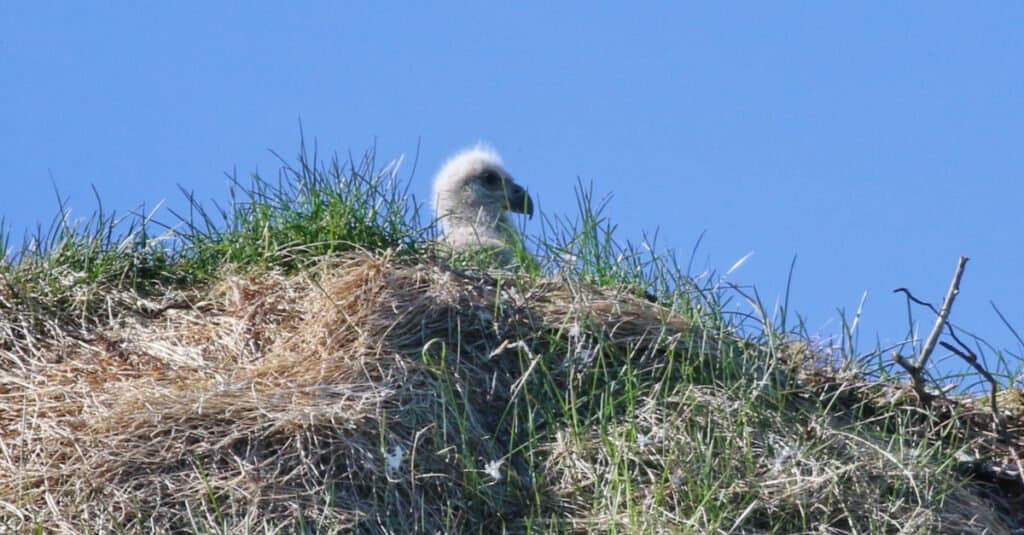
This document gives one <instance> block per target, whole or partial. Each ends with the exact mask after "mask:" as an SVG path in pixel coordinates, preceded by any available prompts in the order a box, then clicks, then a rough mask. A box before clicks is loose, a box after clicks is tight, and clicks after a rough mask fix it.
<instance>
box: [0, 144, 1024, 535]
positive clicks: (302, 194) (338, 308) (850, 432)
mask: <svg viewBox="0 0 1024 535" xmlns="http://www.w3.org/2000/svg"><path fill="white" fill-rule="evenodd" d="M395 170H396V169H395V168H394V167H390V166H386V167H385V168H384V169H382V170H380V171H376V170H374V165H373V158H372V155H369V156H368V157H367V158H364V159H363V160H362V161H361V162H360V163H359V164H357V165H351V164H349V165H341V164H338V163H337V162H336V161H333V162H331V163H330V164H326V165H325V164H318V163H316V160H315V158H313V159H309V158H306V157H305V156H302V157H300V160H299V164H298V165H297V166H294V167H293V166H288V167H286V168H285V169H284V172H283V175H282V179H281V180H280V181H279V182H278V183H276V184H275V185H273V186H271V185H269V184H268V183H267V182H265V181H263V180H262V179H259V178H258V177H257V178H256V179H254V182H253V185H252V186H251V187H247V188H240V189H239V190H238V191H240V192H241V194H240V196H239V197H236V198H235V201H234V202H233V204H232V206H231V207H230V208H229V209H227V210H222V211H220V217H222V220H221V221H215V220H214V218H212V217H210V215H209V214H208V213H207V212H206V211H205V210H203V209H202V207H201V206H200V205H199V204H198V203H197V204H195V205H194V208H195V209H194V211H193V215H192V216H189V217H182V218H181V219H182V220H183V221H185V222H186V224H185V225H183V228H184V230H180V228H179V234H178V235H177V236H176V240H175V241H174V242H173V243H171V244H170V245H169V244H168V242H161V241H158V240H153V239H151V238H150V237H149V235H147V234H146V231H147V229H148V228H149V227H150V226H151V225H149V223H151V222H150V221H149V220H148V219H146V220H136V221H135V222H134V224H129V225H128V227H127V230H124V231H122V233H121V234H118V233H117V232H114V228H115V227H116V226H117V225H118V224H119V223H118V220H117V218H114V217H112V216H104V215H103V214H99V215H98V216H97V217H96V219H94V220H92V221H91V222H89V223H88V224H86V225H85V226H79V227H75V226H73V225H71V224H67V223H65V222H64V220H63V219H61V220H58V221H60V224H58V225H57V226H55V227H54V229H53V230H51V232H50V233H49V235H47V236H43V237H37V239H35V240H32V241H31V242H30V244H29V245H27V246H26V247H24V248H23V249H22V251H21V252H20V254H19V255H17V257H16V258H15V259H14V260H12V261H8V262H7V263H6V264H3V265H2V266H0V278H2V282H3V284H2V285H0V399H2V403H0V526H3V527H4V529H5V530H8V531H11V532H31V531H39V532H51V531H54V532H75V533H108V532H131V533H135V532H146V533H148V532H195V533H210V532H214V533H220V532H225V533H253V532H275V531H283V532H305V533H332V532H348V531H352V530H355V531H359V532H367V533H410V532H444V533H455V532H487V533H491V532H517V533H518V532H538V533H550V532H600V533H606V532H624V533H646V532H693V533H708V532H738V533H767V532H776V533H804V532H806V533H810V532H814V533H862V532H870V533H874V532H906V533H920V532H942V533H981V532H988V533H1011V532H1013V530H1019V529H1021V527H1022V518H1020V514H1021V513H1020V511H1021V510H1022V507H1021V496H1022V493H1021V489H1022V487H1021V483H1020V481H1019V474H1018V475H1017V479H1014V478H1013V477H1012V474H1013V472H1012V470H1011V471H1009V472H1008V471H1007V470H1003V469H1001V468H1003V467H1005V466H1006V465H1007V463H1008V459H1011V458H1012V455H1011V454H1012V453H1013V451H1014V449H1015V448H1019V447H1020V442H1021V440H1020V439H1021V429H1022V427H1024V410H1021V404H1020V403H1019V402H1018V403H1017V404H1013V403H1010V402H1008V401H1005V400H1004V402H1003V404H1002V405H1001V410H1003V411H1004V414H1003V418H1004V423H1005V425H1006V427H1007V429H1008V430H1009V431H1008V433H1009V434H1007V433H1006V432H1004V433H1001V434H996V433H993V432H992V431H991V429H992V417H991V414H989V413H988V412H987V407H988V406H989V405H988V401H987V400H985V399H978V400H975V399H972V398H970V397H962V398H952V397H946V396H941V397H939V398H937V399H936V400H934V401H932V402H931V403H930V404H929V405H928V406H927V407H924V406H923V405H922V404H921V403H920V402H919V400H918V399H917V397H916V396H915V391H914V389H912V388H911V387H909V386H907V385H905V384H903V383H901V382H899V381H897V380H896V379H894V378H881V377H880V375H879V374H878V373H876V372H877V371H873V370H865V369H863V368H862V367H859V366H857V365H856V363H855V362H854V361H853V360H851V359H839V360H837V358H836V357H837V356H836V355H834V354H833V353H832V352H830V351H825V349H823V348H819V347H815V346H814V345H813V344H811V343H809V342H808V341H807V340H805V339H802V338H800V337H799V336H796V335H794V334H793V333H780V332H776V331H774V330H773V329H772V328H771V327H770V322H768V321H762V322H761V323H759V324H755V325H754V326H753V328H752V326H751V325H749V322H750V320H749V319H748V320H743V319H742V318H740V317H738V316H735V315H733V314H731V313H730V312H729V308H728V306H727V305H726V304H723V303H724V302H725V301H726V300H727V296H726V295H725V294H727V293H728V292H729V290H728V289H719V288H713V287H712V288H709V287H698V286H695V284H694V282H693V280H692V279H690V278H688V277H686V276H685V275H684V274H682V273H681V272H680V271H679V269H678V268H677V267H676V266H678V264H677V263H676V262H675V261H674V259H672V258H671V257H664V256H656V255H651V256H648V257H641V255H639V254H637V253H636V252H635V250H634V249H632V248H629V247H628V246H627V247H619V246H618V245H616V243H615V241H614V240H613V239H611V229H612V227H610V226H609V225H608V224H607V222H605V221H603V220H602V219H601V218H600V210H599V209H598V210H595V209H593V203H592V202H591V200H592V199H591V197H590V196H589V193H587V192H583V194H582V195H581V215H580V217H579V219H578V220H577V221H576V222H574V223H571V224H560V223H554V224H552V226H551V227H550V228H549V229H548V230H549V231H550V232H548V233H546V235H545V236H546V238H545V241H543V242H542V243H540V244H538V246H537V249H538V250H540V251H541V252H542V254H541V257H542V258H546V259H557V260H552V262H554V263H557V265H555V266H547V269H546V270H537V271H536V272H521V273H504V272H494V271H488V270H486V269H480V268H479V266H476V265H473V264H472V263H471V264H470V265H466V264H462V263H460V262H453V261H452V259H450V258H446V257H444V256H442V255H440V254H439V253H436V252H434V251H432V250H431V249H430V248H429V247H424V243H425V241H424V236H426V235H429V234H430V229H429V227H426V228H425V227H424V226H422V225H420V224H419V222H418V221H417V220H416V217H415V211H414V208H415V207H414V205H410V204H409V200H408V198H407V197H406V196H405V195H404V193H403V191H404V189H402V188H401V185H400V184H398V183H397V182H396V181H394V176H395V174H394V173H395ZM197 214H198V216H197ZM120 224H122V225H123V222H122V223H120ZM44 238H45V239H44ZM645 293H648V294H651V293H653V294H656V298H657V299H656V302H652V301H655V300H651V299H645V298H644V294H645ZM1015 393H1016V391H1013V390H1007V391H1005V392H1003V393H1002V394H1001V395H1002V396H1003V397H1004V398H1005V399H1007V400H1008V399H1009V396H1011V395H1014V394H1015ZM1008 439H1009V440H1010V443H1007V440H1008ZM1007 474H1010V476H1009V477H1008V476H1007Z"/></svg>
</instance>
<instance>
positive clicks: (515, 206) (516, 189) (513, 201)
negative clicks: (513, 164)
mask: <svg viewBox="0 0 1024 535" xmlns="http://www.w3.org/2000/svg"><path fill="white" fill-rule="evenodd" d="M507 194H508V196H507V199H508V209H509V211H511V212H518V213H520V214H526V215H527V216H529V217H530V218H531V219H532V218H533V199H531V198H530V195H529V194H528V193H526V190H525V189H523V188H522V187H521V186H520V185H518V184H515V183H512V182H509V183H508V192H507Z"/></svg>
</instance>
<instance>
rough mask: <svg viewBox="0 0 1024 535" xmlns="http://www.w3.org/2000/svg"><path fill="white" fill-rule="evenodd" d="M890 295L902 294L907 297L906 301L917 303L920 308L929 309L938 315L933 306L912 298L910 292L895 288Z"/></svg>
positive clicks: (912, 295)
mask: <svg viewBox="0 0 1024 535" xmlns="http://www.w3.org/2000/svg"><path fill="white" fill-rule="evenodd" d="M892 293H894V294H895V293H902V294H904V295H906V296H907V299H910V300H911V301H913V302H915V303H917V304H919V305H921V306H926V307H928V308H930V309H931V311H932V312H934V313H936V314H938V313H939V311H938V309H936V308H935V305H933V304H931V303H929V302H928V301H922V300H920V299H918V298H916V297H914V294H912V293H910V290H908V289H906V288H896V289H895V290H893V291H892Z"/></svg>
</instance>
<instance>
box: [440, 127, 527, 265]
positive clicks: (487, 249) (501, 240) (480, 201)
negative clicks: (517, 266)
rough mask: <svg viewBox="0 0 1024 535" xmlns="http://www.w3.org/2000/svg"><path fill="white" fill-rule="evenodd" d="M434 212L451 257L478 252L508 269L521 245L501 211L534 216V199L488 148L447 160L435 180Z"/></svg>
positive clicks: (506, 217) (499, 158)
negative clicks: (489, 256) (485, 254)
mask: <svg viewBox="0 0 1024 535" xmlns="http://www.w3.org/2000/svg"><path fill="white" fill-rule="evenodd" d="M434 212H435V213H436V215H437V218H438V221H439V222H440V224H441V231H442V233H443V238H442V239H443V241H444V242H445V243H446V244H447V245H448V246H449V247H450V248H451V249H452V250H453V251H454V252H456V253H464V252H471V251H482V252H484V253H487V254H489V255H493V258H494V260H495V262H496V263H498V264H500V265H502V266H511V265H512V264H513V263H514V262H515V253H514V247H515V244H517V243H518V242H519V240H520V238H519V234H518V233H517V232H516V229H515V227H514V226H513V225H512V222H511V221H509V218H508V215H507V213H506V212H518V213H522V214H526V215H528V216H532V215H533V200H532V199H530V196H529V195H528V194H527V193H526V190H525V189H523V188H522V186H520V185H519V184H516V183H515V182H514V181H513V180H512V177H511V176H509V174H508V171H506V170H505V168H504V166H503V165H502V162H501V156H499V155H498V153H497V152H495V151H494V150H493V149H491V148H488V147H486V146H483V145H477V146H476V147H473V148H471V149H467V150H464V151H462V152H460V153H458V154H456V155H455V156H453V157H452V158H451V159H449V160H448V161H447V162H446V163H445V164H444V166H443V167H441V170H440V171H439V172H438V173H437V178H436V179H435V180H434Z"/></svg>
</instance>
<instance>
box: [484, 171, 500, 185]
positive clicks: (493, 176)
mask: <svg viewBox="0 0 1024 535" xmlns="http://www.w3.org/2000/svg"><path fill="white" fill-rule="evenodd" d="M480 181H481V182H483V183H484V185H485V186H487V187H489V188H496V187H498V186H500V185H501V175H499V174H498V172H497V171H494V170H492V169H488V170H487V171H484V172H483V173H482V174H481V175H480Z"/></svg>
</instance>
